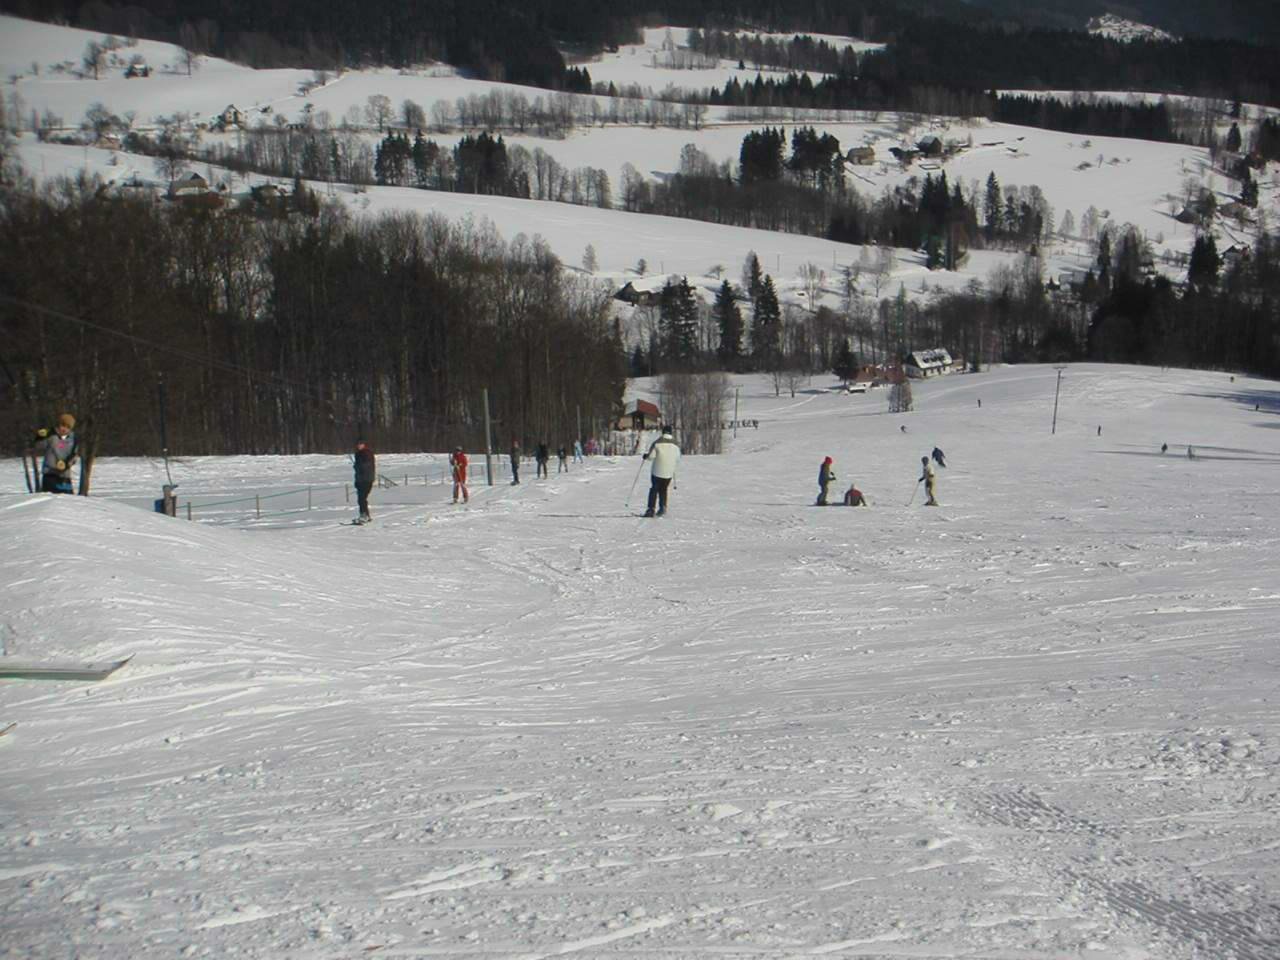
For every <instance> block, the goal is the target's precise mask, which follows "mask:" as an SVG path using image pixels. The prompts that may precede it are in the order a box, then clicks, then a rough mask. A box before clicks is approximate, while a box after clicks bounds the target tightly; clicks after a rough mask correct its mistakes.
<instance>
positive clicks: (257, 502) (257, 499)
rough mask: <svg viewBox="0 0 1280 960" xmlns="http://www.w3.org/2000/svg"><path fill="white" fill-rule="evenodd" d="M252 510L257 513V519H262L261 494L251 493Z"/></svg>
mask: <svg viewBox="0 0 1280 960" xmlns="http://www.w3.org/2000/svg"><path fill="white" fill-rule="evenodd" d="M253 512H254V513H255V514H257V517H258V519H259V520H261V519H262V495H261V494H257V493H255V494H254V495H253Z"/></svg>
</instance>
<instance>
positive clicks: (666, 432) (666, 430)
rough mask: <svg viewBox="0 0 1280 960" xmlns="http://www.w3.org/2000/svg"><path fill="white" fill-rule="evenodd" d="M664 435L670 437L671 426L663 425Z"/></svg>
mask: <svg viewBox="0 0 1280 960" xmlns="http://www.w3.org/2000/svg"><path fill="white" fill-rule="evenodd" d="M662 435H663V436H664V437H669V436H671V428H670V427H663V428H662Z"/></svg>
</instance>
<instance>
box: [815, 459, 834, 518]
mask: <svg viewBox="0 0 1280 960" xmlns="http://www.w3.org/2000/svg"><path fill="white" fill-rule="evenodd" d="M831 464H832V460H831V458H830V457H826V458H825V459H824V460H823V461H822V466H820V467H819V468H818V502H817V506H819V507H825V506H826V505H827V487H829V486H831V481H832V480H834V479H835V478H836V472H835V471H834V470H832V469H831Z"/></svg>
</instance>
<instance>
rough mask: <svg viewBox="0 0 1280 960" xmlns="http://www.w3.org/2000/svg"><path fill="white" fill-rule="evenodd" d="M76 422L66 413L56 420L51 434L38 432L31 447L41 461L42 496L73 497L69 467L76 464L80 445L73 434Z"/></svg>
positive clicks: (45, 431)
mask: <svg viewBox="0 0 1280 960" xmlns="http://www.w3.org/2000/svg"><path fill="white" fill-rule="evenodd" d="M75 428H76V418H75V417H73V416H72V415H71V414H69V413H64V414H62V415H61V416H60V417H58V422H57V424H56V425H55V426H54V428H53V433H52V434H50V433H49V431H48V430H45V429H40V430H37V431H36V441H35V443H33V444H32V445H31V450H32V452H33V453H36V454H39V455H40V456H41V457H42V458H43V460H42V464H41V468H40V490H41V491H42V492H44V493H73V492H74V491H73V490H72V489H71V465H72V464H73V463H75V462H76V457H77V456H78V453H79V444H78V443H77V441H76V435H75V433H74V432H73V431H74V430H75Z"/></svg>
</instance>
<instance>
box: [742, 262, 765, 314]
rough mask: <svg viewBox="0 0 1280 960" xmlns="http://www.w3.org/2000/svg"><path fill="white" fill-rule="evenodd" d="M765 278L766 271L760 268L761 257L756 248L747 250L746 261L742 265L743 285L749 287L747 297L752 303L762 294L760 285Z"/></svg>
mask: <svg viewBox="0 0 1280 960" xmlns="http://www.w3.org/2000/svg"><path fill="white" fill-rule="evenodd" d="M763 279H764V271H763V270H761V269H760V258H759V257H757V256H756V252H755V251H754V250H750V251H748V252H747V259H746V262H745V263H744V264H743V265H742V285H743V286H744V287H746V288H747V297H748V298H749V299H750V300H751V302H752V303H755V302H756V298H757V297H759V296H760V285H761V283H762V282H763Z"/></svg>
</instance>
